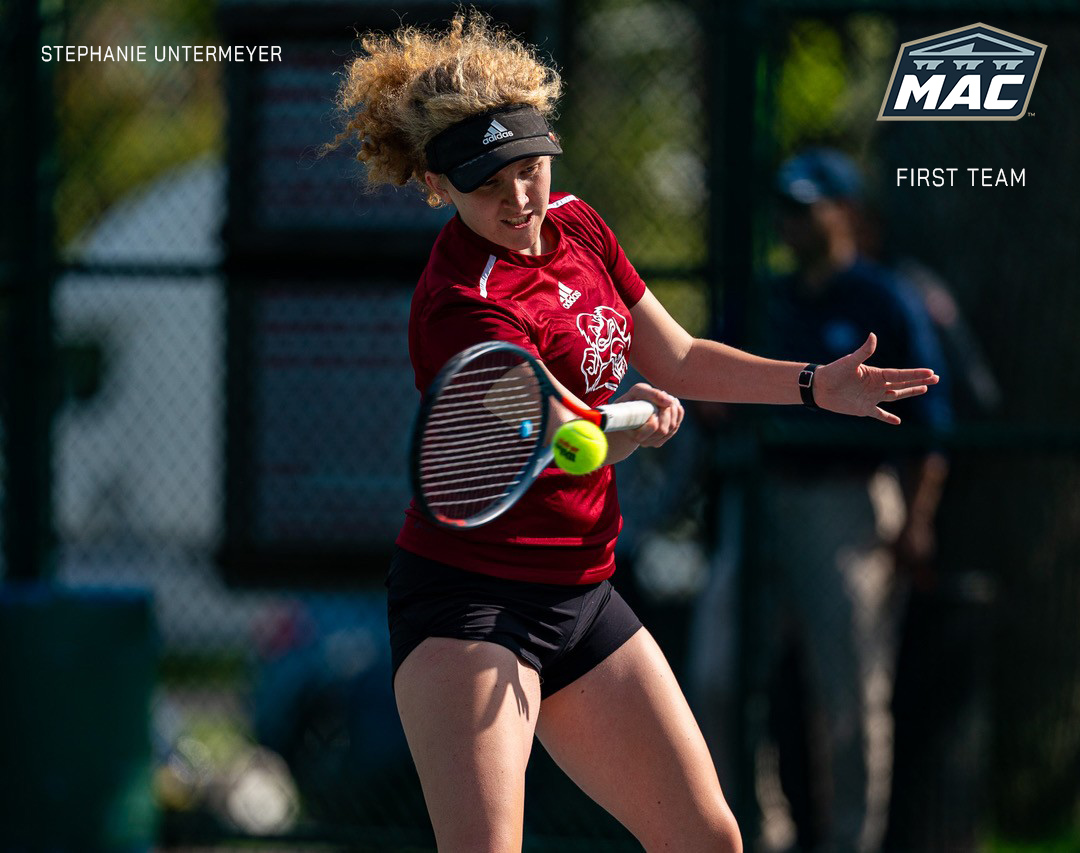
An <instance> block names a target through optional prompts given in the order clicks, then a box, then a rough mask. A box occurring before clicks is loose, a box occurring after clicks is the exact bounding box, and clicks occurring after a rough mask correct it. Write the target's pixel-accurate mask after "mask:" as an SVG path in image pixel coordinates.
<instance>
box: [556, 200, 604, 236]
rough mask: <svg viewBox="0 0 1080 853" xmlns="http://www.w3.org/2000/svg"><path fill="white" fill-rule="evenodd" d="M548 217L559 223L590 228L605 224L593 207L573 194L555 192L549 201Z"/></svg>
mask: <svg viewBox="0 0 1080 853" xmlns="http://www.w3.org/2000/svg"><path fill="white" fill-rule="evenodd" d="M547 215H548V216H550V217H551V218H552V219H555V220H558V221H559V222H565V223H568V224H579V225H583V226H586V227H590V228H595V227H596V226H597V225H600V224H603V221H604V220H603V219H602V218H601V216H600V214H599V213H597V212H596V211H595V210H594V209H593V207H592V206H591V205H590V204H589V203H588V202H586V201H585V200H584V199H582V198H581V197H580V196H576V195H574V194H573V193H567V192H553V193H552V194H551V198H550V200H549V201H548V209H547Z"/></svg>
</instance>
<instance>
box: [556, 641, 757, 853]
mask: <svg viewBox="0 0 1080 853" xmlns="http://www.w3.org/2000/svg"><path fill="white" fill-rule="evenodd" d="M537 735H538V736H539V738H540V740H541V742H542V743H543V744H544V747H545V748H546V749H547V750H548V752H549V753H550V754H551V756H552V758H554V759H555V761H556V762H557V763H558V764H559V766H560V767H562V768H563V770H564V771H566V773H567V774H568V775H569V776H570V778H571V779H573V780H574V781H575V782H576V783H577V784H578V785H579V786H580V787H581V788H582V790H584V791H585V793H587V794H588V795H589V796H590V797H592V798H593V799H594V800H596V801H597V802H598V803H599V804H600V805H602V806H603V807H604V808H605V809H607V810H608V811H609V812H611V814H613V815H614V816H615V817H616V818H617V819H618V820H619V821H620V822H621V823H622V824H623V825H624V826H626V827H627V829H629V830H630V831H631V832H632V833H633V834H634V835H635V837H637V839H638V840H639V841H640V842H641V843H642V844H643V845H644V846H645V848H646V849H647V850H659V849H670V850H679V851H682V853H693V851H698V850H700V851H705V850H708V851H718V850H725V851H737V850H741V849H742V842H741V840H740V837H739V831H738V826H737V825H736V823H735V819H734V817H733V816H732V814H731V810H730V808H729V807H728V805H727V802H726V801H725V799H724V795H723V793H722V791H721V789H720V783H719V782H718V781H717V777H716V771H715V769H714V768H713V763H712V759H711V758H710V756H709V751H708V748H707V747H706V745H705V740H704V738H703V737H702V735H701V731H700V730H699V729H698V725H697V723H696V722H695V720H694V717H693V714H692V713H691V712H690V708H689V706H688V705H687V702H686V699H685V698H684V697H683V694H682V690H681V689H680V688H679V685H678V683H677V682H676V680H675V675H674V673H672V671H671V667H670V666H669V665H668V662H667V660H666V659H665V658H664V655H663V653H662V652H661V651H660V648H659V647H658V646H657V644H656V641H655V640H654V639H653V638H652V635H651V634H649V632H648V631H646V630H645V629H641V630H639V631H638V632H637V633H636V634H635V635H634V636H633V637H632V638H631V639H629V640H628V641H627V642H626V643H624V644H623V645H622V646H620V647H619V648H618V649H617V650H616V651H615V652H614V653H613V654H611V655H610V656H609V657H608V658H606V659H605V660H604V661H603V662H602V663H600V664H599V665H598V666H596V667H595V668H594V669H592V670H590V671H589V672H588V673H586V674H585V675H583V676H582V677H581V678H579V679H577V680H576V681H574V682H573V683H571V684H570V685H568V686H567V687H564V688H563V689H562V690H560V691H558V692H557V693H555V694H553V695H551V696H549V697H548V698H547V699H545V700H544V702H543V705H542V707H541V712H540V722H539V724H538V726H537Z"/></svg>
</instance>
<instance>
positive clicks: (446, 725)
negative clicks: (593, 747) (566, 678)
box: [394, 637, 540, 853]
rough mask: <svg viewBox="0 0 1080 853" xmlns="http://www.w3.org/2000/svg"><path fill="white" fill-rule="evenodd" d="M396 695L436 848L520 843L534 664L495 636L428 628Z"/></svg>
mask: <svg viewBox="0 0 1080 853" xmlns="http://www.w3.org/2000/svg"><path fill="white" fill-rule="evenodd" d="M394 694H395V696H396V698H397V705H398V712H399V713H400V715H401V722H402V726H403V727H404V729H405V736H406V738H407V740H408V742H409V749H410V751H411V752H412V756H413V760H414V762H415V763H416V768H417V772H418V773H419V775H420V782H421V786H422V787H423V791H424V800H425V802H426V803H427V807H428V813H429V815H430V817H431V822H432V825H433V826H434V829H435V837H436V839H437V841H438V844H439V850H440V851H451V853H452V851H458V850H462V851H470V853H472V851H488V850H490V851H503V850H514V851H519V850H520V849H521V839H522V820H523V813H524V795H525V765H526V764H527V763H528V760H529V752H530V750H531V748H532V739H533V733H534V731H535V728H536V719H537V714H538V713H539V710H540V681H539V677H538V676H537V673H536V671H535V670H534V669H532V668H531V667H529V666H528V665H527V664H526V663H525V662H524V661H523V660H522V659H521V658H519V657H518V656H517V655H516V654H514V653H513V652H512V651H510V649H508V648H506V647H504V646H501V645H497V644H495V643H486V642H474V641H468V640H457V639H450V638H444V637H430V638H428V639H427V640H424V642H422V643H421V644H420V645H419V646H418V647H417V648H416V649H415V650H414V651H413V652H412V653H410V654H409V656H408V657H407V658H406V659H405V661H404V662H403V663H402V664H401V667H400V668H399V669H398V672H397V675H396V677H395V679H394Z"/></svg>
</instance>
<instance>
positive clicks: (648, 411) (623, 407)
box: [597, 400, 656, 432]
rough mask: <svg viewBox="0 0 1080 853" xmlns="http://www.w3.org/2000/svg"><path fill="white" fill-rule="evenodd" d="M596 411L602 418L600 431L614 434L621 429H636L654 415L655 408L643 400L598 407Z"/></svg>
mask: <svg viewBox="0 0 1080 853" xmlns="http://www.w3.org/2000/svg"><path fill="white" fill-rule="evenodd" d="M597 411H599V412H601V413H602V414H603V416H604V419H603V421H601V423H600V429H602V430H603V431H604V432H615V431H617V430H622V429H637V428H638V427H639V426H641V425H642V424H643V423H645V421H647V420H648V419H649V418H651V417H652V416H653V415H654V414H656V406H654V405H653V404H652V403H649V402H647V401H645V400H631V401H630V402H629V403H610V404H608V405H606V406H598V407H597Z"/></svg>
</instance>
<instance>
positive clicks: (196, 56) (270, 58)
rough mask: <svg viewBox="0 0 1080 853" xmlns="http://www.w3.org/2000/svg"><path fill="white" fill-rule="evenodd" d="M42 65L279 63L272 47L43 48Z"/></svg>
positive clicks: (278, 51) (278, 54) (277, 50)
mask: <svg viewBox="0 0 1080 853" xmlns="http://www.w3.org/2000/svg"><path fill="white" fill-rule="evenodd" d="M41 59H42V61H44V62H281V46H280V45H276V44H275V45H271V44H258V45H247V44H227V45H217V44H155V45H145V44H121V45H105V46H101V45H86V44H46V45H42V46H41Z"/></svg>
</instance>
